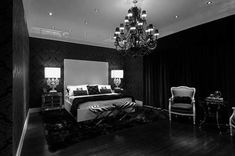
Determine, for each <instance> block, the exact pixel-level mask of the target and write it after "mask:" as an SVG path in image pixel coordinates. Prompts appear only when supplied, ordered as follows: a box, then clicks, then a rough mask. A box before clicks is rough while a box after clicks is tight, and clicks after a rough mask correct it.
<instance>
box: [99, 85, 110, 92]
mask: <svg viewBox="0 0 235 156" xmlns="http://www.w3.org/2000/svg"><path fill="white" fill-rule="evenodd" d="M102 88H106V89H111V85H98V89H99V91H100V89H102ZM111 90H112V89H111Z"/></svg>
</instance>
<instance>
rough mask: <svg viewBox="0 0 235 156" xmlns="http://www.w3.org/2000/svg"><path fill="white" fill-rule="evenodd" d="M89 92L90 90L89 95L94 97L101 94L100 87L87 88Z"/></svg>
mask: <svg viewBox="0 0 235 156" xmlns="http://www.w3.org/2000/svg"><path fill="white" fill-rule="evenodd" d="M87 90H88V93H89V95H92V94H99V93H100V92H99V89H98V85H96V86H87Z"/></svg>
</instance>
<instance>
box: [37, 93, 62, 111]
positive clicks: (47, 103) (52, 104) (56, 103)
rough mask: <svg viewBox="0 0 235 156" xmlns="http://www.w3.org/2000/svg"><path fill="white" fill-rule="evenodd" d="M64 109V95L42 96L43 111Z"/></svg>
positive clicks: (46, 94)
mask: <svg viewBox="0 0 235 156" xmlns="http://www.w3.org/2000/svg"><path fill="white" fill-rule="evenodd" d="M61 108H62V93H61V92H52V93H45V94H43V95H42V106H41V109H42V111H47V110H54V109H61Z"/></svg>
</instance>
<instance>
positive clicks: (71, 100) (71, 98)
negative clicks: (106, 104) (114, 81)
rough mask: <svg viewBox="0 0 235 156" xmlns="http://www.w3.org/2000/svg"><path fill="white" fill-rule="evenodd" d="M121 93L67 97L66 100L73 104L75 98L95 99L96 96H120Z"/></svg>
mask: <svg viewBox="0 0 235 156" xmlns="http://www.w3.org/2000/svg"><path fill="white" fill-rule="evenodd" d="M118 94H119V93H106V94H93V95H80V96H73V95H72V96H66V99H67V100H68V101H69V102H70V103H71V104H72V103H73V100H74V99H75V98H83V97H94V96H102V95H118Z"/></svg>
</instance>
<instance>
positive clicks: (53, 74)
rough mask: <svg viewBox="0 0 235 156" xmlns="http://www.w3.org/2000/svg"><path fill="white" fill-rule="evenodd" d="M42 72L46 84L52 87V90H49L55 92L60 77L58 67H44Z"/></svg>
mask: <svg viewBox="0 0 235 156" xmlns="http://www.w3.org/2000/svg"><path fill="white" fill-rule="evenodd" d="M44 72H45V78H47V85H48V86H50V87H51V88H52V90H50V93H52V92H57V91H56V90H55V88H56V86H57V85H58V84H59V79H58V78H60V68H59V67H45V68H44Z"/></svg>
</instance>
